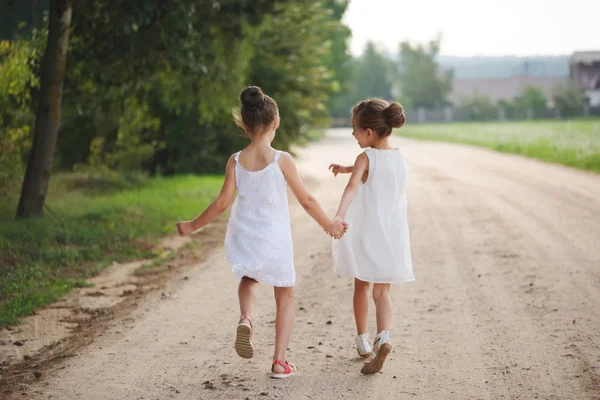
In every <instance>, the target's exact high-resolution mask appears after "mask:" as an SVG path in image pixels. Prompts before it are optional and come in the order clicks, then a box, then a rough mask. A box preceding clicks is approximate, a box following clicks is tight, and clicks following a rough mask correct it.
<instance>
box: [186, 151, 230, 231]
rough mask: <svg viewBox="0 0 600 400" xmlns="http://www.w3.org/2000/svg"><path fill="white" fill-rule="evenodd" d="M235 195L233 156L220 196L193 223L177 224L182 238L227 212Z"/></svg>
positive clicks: (226, 169) (226, 168) (228, 162)
mask: <svg viewBox="0 0 600 400" xmlns="http://www.w3.org/2000/svg"><path fill="white" fill-rule="evenodd" d="M234 195H235V156H231V157H230V158H229V161H227V166H226V167H225V181H224V182H223V187H222V188H221V193H219V196H217V198H216V199H215V200H214V201H213V202H212V203H210V205H209V206H208V207H206V210H204V212H202V214H200V215H198V216H197V217H196V218H194V219H193V220H191V221H181V222H178V223H177V224H176V226H177V231H178V232H179V235H180V236H185V235H187V234H190V233H192V232H194V231H196V230H198V229H200V228H202V227H204V226H206V225H208V224H210V223H211V222H213V221H214V220H215V219H217V217H219V216H220V215H221V214H223V213H224V212H225V210H227V209H228V208H229V206H230V205H231V202H232V201H233V196H234Z"/></svg>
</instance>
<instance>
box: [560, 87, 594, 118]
mask: <svg viewBox="0 0 600 400" xmlns="http://www.w3.org/2000/svg"><path fill="white" fill-rule="evenodd" d="M552 101H553V102H554V107H555V108H556V109H557V110H558V112H559V114H560V116H561V117H562V118H567V117H571V116H574V115H578V114H580V113H581V109H582V107H583V105H584V104H585V101H586V100H585V96H584V94H583V92H582V91H581V89H579V88H578V87H577V86H575V84H574V83H572V82H569V83H565V84H561V85H557V86H555V87H554V90H553V93H552Z"/></svg>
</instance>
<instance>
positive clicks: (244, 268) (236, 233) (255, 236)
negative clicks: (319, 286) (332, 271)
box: [225, 151, 295, 286]
mask: <svg viewBox="0 0 600 400" xmlns="http://www.w3.org/2000/svg"><path fill="white" fill-rule="evenodd" d="M241 153H242V152H239V153H237V154H236V155H235V162H236V166H235V182H236V188H237V193H238V195H237V197H236V199H235V201H234V203H233V207H232V209H231V217H230V218H229V222H228V224H227V235H226V237H225V248H226V252H227V258H228V260H229V262H230V263H231V265H232V268H233V270H234V272H235V273H236V275H238V276H239V277H242V276H252V277H253V278H254V279H256V280H258V281H260V282H264V283H268V284H271V285H274V286H293V285H294V281H295V272H294V249H293V245H292V234H291V229H290V218H289V209H288V199H287V183H286V180H285V177H284V175H283V173H282V172H281V169H280V168H279V163H278V161H279V156H280V155H281V152H279V151H277V152H276V153H275V156H274V157H273V160H272V161H271V162H270V163H269V164H268V165H267V166H266V167H263V168H261V169H258V170H247V169H246V168H244V167H243V166H242V163H241V162H240V154H241ZM249 155H252V154H249ZM249 159H251V157H249ZM255 161H257V162H256V163H254V166H255V167H256V166H258V167H261V166H263V165H264V164H261V160H260V159H259V160H256V159H255ZM248 168H251V167H248Z"/></svg>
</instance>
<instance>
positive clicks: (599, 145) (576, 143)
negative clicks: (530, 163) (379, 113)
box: [396, 119, 600, 172]
mask: <svg viewBox="0 0 600 400" xmlns="http://www.w3.org/2000/svg"><path fill="white" fill-rule="evenodd" d="M396 133H397V134H399V135H401V136H406V137H409V138H414V139H422V140H437V141H445V142H456V143H465V144H471V145H475V146H481V147H486V148H489V149H493V150H498V151H502V152H506V153H515V154H521V155H524V156H527V157H532V158H537V159H539V160H543V161H550V162H555V163H560V164H565V165H569V166H573V167H576V168H581V169H585V170H590V171H595V172H600V119H580V120H572V121H526V122H490V123H484V122H473V123H449V124H424V125H408V126H406V127H404V128H402V129H399V130H397V131H396Z"/></svg>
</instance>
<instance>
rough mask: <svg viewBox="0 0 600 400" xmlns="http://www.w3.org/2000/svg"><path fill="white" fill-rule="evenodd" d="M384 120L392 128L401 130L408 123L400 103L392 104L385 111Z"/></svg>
mask: <svg viewBox="0 0 600 400" xmlns="http://www.w3.org/2000/svg"><path fill="white" fill-rule="evenodd" d="M383 119H384V120H385V123H386V124H388V126H390V127H391V128H400V127H401V126H402V125H404V123H405V122H406V115H404V108H403V107H402V105H401V104H399V103H392V104H390V105H389V106H388V107H387V108H386V109H385V110H383Z"/></svg>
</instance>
